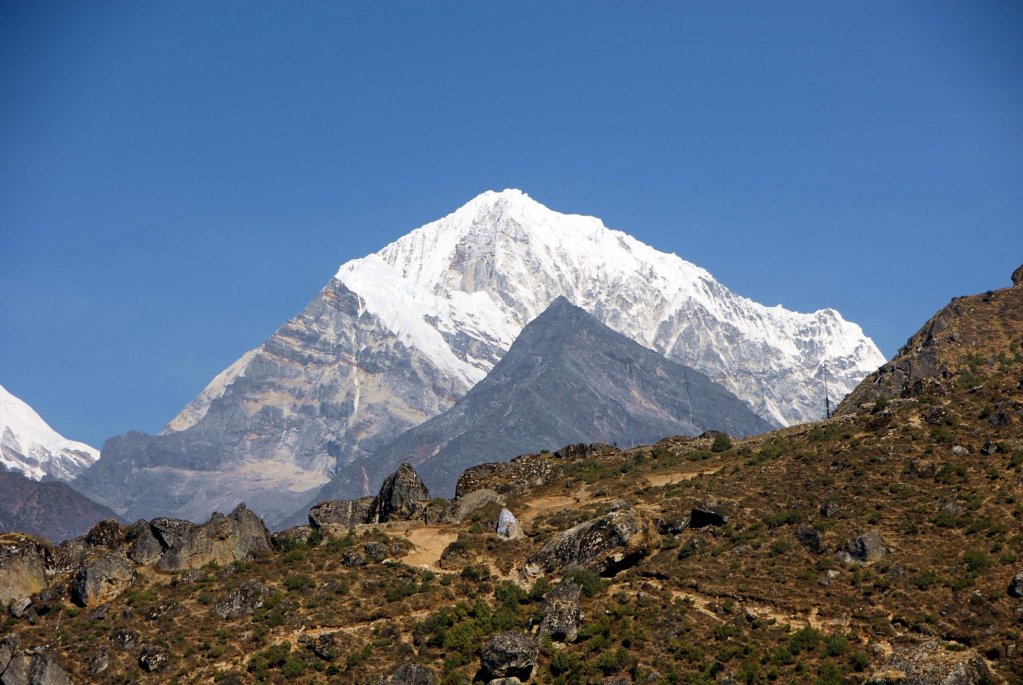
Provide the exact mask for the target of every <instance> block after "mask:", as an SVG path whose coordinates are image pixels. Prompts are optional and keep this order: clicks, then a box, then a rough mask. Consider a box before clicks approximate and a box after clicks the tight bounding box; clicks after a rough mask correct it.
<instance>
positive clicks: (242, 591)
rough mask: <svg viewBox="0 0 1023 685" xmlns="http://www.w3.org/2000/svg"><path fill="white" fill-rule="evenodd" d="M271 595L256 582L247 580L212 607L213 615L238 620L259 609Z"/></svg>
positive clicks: (264, 587) (267, 589) (268, 589)
mask: <svg viewBox="0 0 1023 685" xmlns="http://www.w3.org/2000/svg"><path fill="white" fill-rule="evenodd" d="M272 594H273V593H272V592H271V591H270V588H268V587H267V586H266V585H263V584H262V583H261V582H259V581H258V580H247V581H245V582H244V583H242V584H241V585H239V586H238V587H236V588H235V589H234V590H232V591H231V592H230V593H229V594H228V595H227V597H225V598H224V599H223V600H221V601H220V602H218V603H217V604H216V606H214V607H213V613H214V614H216V615H217V616H219V617H220V618H222V619H224V620H230V619H234V618H238V617H239V616H245V615H246V614H251V613H253V612H254V611H255V610H256V609H259V608H260V607H262V606H263V605H264V604H266V600H267V599H269V598H270V595H272Z"/></svg>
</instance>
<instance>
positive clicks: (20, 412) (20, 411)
mask: <svg viewBox="0 0 1023 685" xmlns="http://www.w3.org/2000/svg"><path fill="white" fill-rule="evenodd" d="M97 459H99V450H97V449H95V448H93V447H90V446H89V445H86V444H85V443H82V442H77V441H75V440H68V439H67V438H65V437H64V436H63V435H61V434H60V433H58V432H57V431H55V430H53V428H51V427H50V425H49V424H47V423H46V421H44V420H43V419H42V417H41V416H39V414H37V413H36V411H35V410H34V409H32V407H30V406H29V405H28V404H26V403H25V402H24V401H23V400H21V399H19V398H17V397H15V396H14V395H12V394H11V393H10V392H9V391H8V390H7V389H6V388H4V387H3V386H2V385H0V467H3V468H6V469H7V470H10V471H17V472H19V473H22V474H24V475H25V476H27V477H29V478H32V479H33V480H41V479H42V478H43V477H44V476H47V475H50V476H53V477H54V478H58V479H60V480H65V481H68V480H73V479H74V478H75V477H76V476H78V474H80V473H81V472H82V471H84V470H85V469H87V468H88V467H89V466H91V465H92V464H93V463H94V462H95V461H96V460H97Z"/></svg>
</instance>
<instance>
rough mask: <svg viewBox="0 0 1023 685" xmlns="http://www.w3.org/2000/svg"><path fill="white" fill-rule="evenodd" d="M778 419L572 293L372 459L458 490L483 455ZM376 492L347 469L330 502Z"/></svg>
mask: <svg viewBox="0 0 1023 685" xmlns="http://www.w3.org/2000/svg"><path fill="white" fill-rule="evenodd" d="M773 427H775V426H772V425H771V424H769V423H768V422H766V421H764V420H763V419H761V418H760V417H759V416H757V415H756V414H754V413H753V411H752V410H751V409H750V408H749V406H748V405H747V404H746V403H745V402H743V401H742V400H740V399H739V398H737V397H736V396H735V395H733V394H732V393H730V392H729V391H728V390H726V389H724V388H723V387H721V386H720V385H718V384H716V383H714V382H713V381H711V380H710V379H709V378H707V376H705V375H704V374H702V373H700V372H699V371H695V370H693V369H688V368H685V367H683V366H682V365H681V364H678V363H676V362H673V361H671V360H669V359H667V358H665V357H664V356H663V355H661V354H658V353H657V352H654V351H653V350H649V349H647V348H645V347H643V346H642V345H640V344H639V343H636V342H635V341H633V340H631V339H630V338H627V337H625V336H624V335H621V334H620V333H616V332H615V331H613V330H611V329H610V328H608V327H607V326H605V325H603V324H602V323H600V322H599V321H597V320H596V319H595V318H594V317H593V316H591V315H590V314H588V313H587V312H586V311H584V310H583V309H581V308H580V307H576V306H574V305H572V304H571V303H570V302H569V301H568V300H567V299H565V298H564V297H559V298H557V299H556V300H555V301H554V302H553V303H552V304H551V306H550V307H548V308H547V310H546V311H544V312H543V313H542V314H541V315H540V316H538V317H537V318H536V319H534V320H533V321H532V322H530V323H529V324H528V325H527V326H526V327H525V328H524V329H523V330H522V333H521V334H520V335H519V337H518V338H517V339H516V340H515V342H514V343H513V344H512V346H511V348H510V349H509V350H508V352H507V353H506V354H505V355H504V356H503V357H502V358H501V361H499V362H498V363H497V364H496V365H495V366H494V368H493V369H491V371H490V373H489V374H488V375H487V376H486V378H484V379H483V380H482V381H480V382H479V383H477V384H476V385H475V386H474V387H473V388H472V390H470V391H469V392H468V393H467V394H466V395H465V397H463V398H462V399H461V400H459V401H458V402H457V403H455V405H454V406H453V407H451V408H450V409H448V410H447V411H445V412H443V413H442V414H440V415H438V416H435V417H434V418H432V419H430V420H429V421H427V422H426V423H423V424H421V425H419V426H417V427H415V428H412V429H410V430H409V431H407V432H405V433H404V434H402V435H401V436H399V437H398V438H397V439H396V440H394V441H393V442H391V443H389V444H387V445H385V446H384V447H383V448H381V449H380V450H378V451H377V452H376V453H375V454H374V455H373V456H372V458H371V459H370V460H369V461H368V462H367V463H366V464H365V465H364V466H362V468H365V469H366V470H367V471H368V472H369V473H370V478H371V480H372V481H373V482H377V481H378V480H379V478H380V477H381V476H382V475H383V474H384V473H387V472H388V471H391V470H393V469H394V468H395V467H396V466H397V464H399V463H401V462H402V461H405V460H409V461H411V462H412V463H413V465H415V466H416V469H417V470H418V471H419V472H420V473H421V474H422V476H423V478H424V479H425V480H426V483H427V485H429V487H430V488H431V490H432V491H433V492H435V493H439V494H444V495H448V494H450V493H452V492H453V491H454V486H455V481H456V480H457V479H458V476H459V475H460V474H461V473H462V471H464V470H465V469H467V468H469V467H470V466H474V465H476V464H479V463H481V462H493V461H502V460H505V459H510V458H511V457H514V456H516V455H519V454H526V453H530V452H538V451H540V450H541V449H551V450H553V449H557V448H558V447H559V446H561V445H566V444H569V443H577V442H584V441H597V442H603V443H606V444H617V445H618V446H619V447H622V448H625V447H632V446H634V445H638V444H644V443H651V442H655V441H656V440H658V439H660V438H662V437H664V436H666V435H679V434H685V435H697V434H699V433H702V432H704V431H706V430H709V429H717V430H721V431H726V432H728V433H730V434H732V435H737V436H746V435H752V434H755V433H763V432H765V431H768V430H770V429H771V428H773ZM363 494H367V493H365V492H363V491H362V489H361V483H359V482H358V481H356V480H355V479H353V478H351V477H350V476H349V474H345V473H342V475H341V477H340V478H337V479H335V481H334V482H332V483H331V484H330V485H329V486H326V487H325V488H324V490H323V491H322V492H321V493H320V497H319V498H320V499H336V498H350V497H357V496H360V495H363Z"/></svg>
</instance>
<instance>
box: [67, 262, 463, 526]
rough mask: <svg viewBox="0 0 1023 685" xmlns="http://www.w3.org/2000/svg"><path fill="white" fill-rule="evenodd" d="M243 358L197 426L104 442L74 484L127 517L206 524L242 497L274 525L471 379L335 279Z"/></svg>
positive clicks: (443, 405) (435, 410) (439, 407)
mask: <svg viewBox="0 0 1023 685" xmlns="http://www.w3.org/2000/svg"><path fill="white" fill-rule="evenodd" d="M243 359H244V360H246V363H245V364H244V368H243V369H238V368H237V366H236V367H234V368H235V371H234V372H232V373H228V372H225V373H224V374H222V375H221V376H220V377H218V379H220V380H221V381H224V378H223V377H224V376H227V377H228V380H226V381H224V387H223V388H222V391H221V393H220V394H219V396H217V397H215V399H213V400H212V401H211V402H210V404H209V405H208V406H206V407H204V408H203V412H202V416H200V417H199V418H198V420H197V421H196V422H195V423H192V424H191V425H188V427H187V428H184V429H183V430H178V431H174V432H165V433H164V434H162V435H156V436H152V435H146V434H144V433H129V434H127V435H123V436H118V437H115V438H111V439H110V440H108V441H107V442H106V444H105V445H104V446H103V459H101V460H100V461H99V462H98V463H97V465H96V466H95V467H93V468H91V469H89V470H88V471H86V472H85V473H84V474H82V476H81V477H80V478H79V479H78V480H76V481H75V487H76V488H77V489H79V490H80V491H82V492H84V493H85V494H86V495H88V496H90V497H92V498H93V499H95V500H96V501H98V502H101V503H103V504H105V505H107V506H109V507H110V508H111V509H113V510H114V511H116V512H118V513H119V514H121V515H123V516H124V517H125V518H128V519H131V520H135V519H138V518H152V517H154V516H161V515H170V516H175V517H180V518H186V519H190V520H193V521H204V520H206V519H207V518H208V517H209V515H210V514H211V513H212V512H213V511H230V510H231V509H233V508H234V506H235V505H236V504H238V503H239V502H245V503H246V504H248V505H249V506H250V507H251V508H252V509H253V510H255V511H258V512H259V513H260V514H261V515H263V516H264V517H266V518H267V519H268V520H270V521H271V522H272V521H275V520H276V519H278V518H279V517H281V516H286V515H287V514H290V513H291V512H293V511H294V510H295V509H296V508H298V507H299V506H301V505H302V504H303V503H304V502H306V501H307V500H308V499H309V497H310V496H311V494H312V493H313V492H315V491H316V490H317V489H319V488H320V487H321V486H322V485H323V484H324V483H326V482H327V481H328V480H329V479H330V474H331V473H332V472H333V469H334V467H335V463H336V462H337V461H338V460H339V459H340V460H342V463H347V462H349V461H352V460H359V459H363V458H365V457H366V456H368V455H369V454H371V453H372V451H373V450H374V449H376V448H378V447H379V446H380V445H381V444H382V442H383V438H382V436H390V435H397V434H399V433H401V432H403V431H405V430H407V429H408V428H411V427H412V426H414V425H417V424H419V423H422V422H423V421H425V420H426V419H428V418H429V417H431V416H434V415H436V414H438V413H439V412H441V411H443V410H444V409H446V408H447V407H448V406H450V405H451V404H452V403H453V402H454V401H455V400H456V399H457V398H458V397H460V396H461V395H462V394H464V393H465V392H466V390H468V387H469V386H468V385H467V384H466V383H465V382H462V381H459V380H457V379H452V378H450V377H448V376H446V375H445V374H444V373H443V372H442V371H441V370H439V369H438V368H437V367H436V366H434V365H433V364H432V362H431V361H430V359H428V358H427V357H425V355H423V354H422V353H420V352H419V351H418V350H417V349H415V348H410V347H407V346H406V345H405V344H404V343H402V342H401V341H400V340H399V339H398V338H397V336H395V335H394V334H393V333H391V332H390V331H389V330H388V329H387V328H386V327H384V326H383V325H382V324H381V323H380V322H379V320H378V319H377V318H376V317H374V316H373V315H371V314H368V313H367V312H366V311H365V308H364V307H363V305H362V300H361V298H359V297H358V296H357V295H355V294H354V293H353V292H351V291H350V290H348V289H347V288H346V287H345V286H344V285H343V284H342V283H340V282H339V281H336V280H335V281H331V282H330V283H329V284H328V286H327V287H326V288H324V290H323V291H322V292H321V293H320V294H319V296H318V297H316V298H315V299H314V300H313V301H312V302H311V303H310V304H309V306H307V307H306V309H305V310H304V311H303V312H302V313H301V314H300V315H299V316H297V317H295V318H294V319H292V320H291V321H289V322H288V323H287V324H285V325H284V326H282V327H281V328H280V329H279V330H278V331H277V332H276V333H274V335H273V336H272V337H271V338H270V339H269V340H268V341H267V342H265V343H264V344H263V345H262V346H260V347H259V348H258V349H257V350H254V351H252V352H249V353H247V354H246V356H245V357H244V358H243ZM190 406H191V405H190ZM185 423H187V422H185ZM174 425H183V423H181V422H179V423H177V424H174Z"/></svg>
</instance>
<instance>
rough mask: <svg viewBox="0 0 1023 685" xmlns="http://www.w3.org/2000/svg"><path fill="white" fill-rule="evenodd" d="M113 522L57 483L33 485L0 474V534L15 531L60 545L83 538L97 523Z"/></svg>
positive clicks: (109, 513) (110, 515)
mask: <svg viewBox="0 0 1023 685" xmlns="http://www.w3.org/2000/svg"><path fill="white" fill-rule="evenodd" d="M108 518H116V515H115V514H114V512H112V511H111V510H110V509H108V508H107V507H104V506H102V505H99V504H96V503H95V502H93V501H92V500H90V499H88V498H87V497H85V496H83V495H80V494H79V493H78V492H76V491H75V490H73V489H71V487H70V486H69V485H67V484H65V483H61V482H59V481H52V480H49V481H42V482H38V481H34V480H31V479H29V478H26V477H25V476H22V475H21V474H20V473H10V472H6V473H5V472H0V532H7V531H18V532H21V533H28V534H30V535H37V536H40V537H44V538H46V539H47V540H52V541H54V542H60V541H62V540H66V539H68V538H72V537H75V536H77V535H84V534H85V532H86V531H87V530H89V528H91V527H92V526H93V524H95V523H96V522H97V521H102V520H103V519H108Z"/></svg>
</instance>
